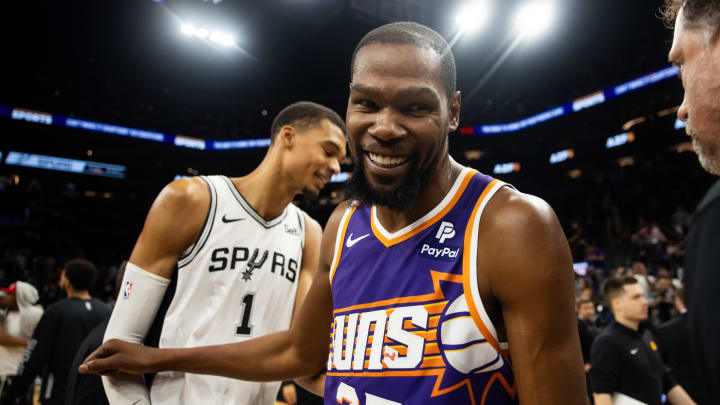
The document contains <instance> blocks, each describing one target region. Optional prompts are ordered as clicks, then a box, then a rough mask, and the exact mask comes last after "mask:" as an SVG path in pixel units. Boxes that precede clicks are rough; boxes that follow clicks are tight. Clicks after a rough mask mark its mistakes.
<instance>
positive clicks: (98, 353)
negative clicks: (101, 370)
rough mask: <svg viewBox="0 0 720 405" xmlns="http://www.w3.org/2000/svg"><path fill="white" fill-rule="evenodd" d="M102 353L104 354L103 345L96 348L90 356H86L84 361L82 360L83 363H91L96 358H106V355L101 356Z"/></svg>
mask: <svg viewBox="0 0 720 405" xmlns="http://www.w3.org/2000/svg"><path fill="white" fill-rule="evenodd" d="M103 353H105V344H102V345H100V347H98V348H97V349H95V351H93V352H92V353H90V355H89V356H87V357H86V358H85V360H83V363H87V362H89V361H93V360H95V359H98V358H102V357H107V355H106V354H105V355H103Z"/></svg>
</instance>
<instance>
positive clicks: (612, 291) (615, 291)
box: [602, 276, 638, 304]
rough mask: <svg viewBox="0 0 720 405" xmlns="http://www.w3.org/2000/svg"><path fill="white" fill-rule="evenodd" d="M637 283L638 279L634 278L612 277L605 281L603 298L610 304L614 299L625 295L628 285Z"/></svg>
mask: <svg viewBox="0 0 720 405" xmlns="http://www.w3.org/2000/svg"><path fill="white" fill-rule="evenodd" d="M637 283H638V281H637V279H636V278H635V277H632V276H623V277H611V278H609V279H607V280H606V281H605V284H603V288H602V291H603V297H605V300H606V301H607V303H608V304H610V303H611V301H612V300H613V299H615V298H617V297H619V296H621V295H623V294H624V293H625V286H626V285H632V284H637Z"/></svg>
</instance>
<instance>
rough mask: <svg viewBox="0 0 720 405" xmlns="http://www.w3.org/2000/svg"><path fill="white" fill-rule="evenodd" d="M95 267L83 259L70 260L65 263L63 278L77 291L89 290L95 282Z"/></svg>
mask: <svg viewBox="0 0 720 405" xmlns="http://www.w3.org/2000/svg"><path fill="white" fill-rule="evenodd" d="M96 277H97V268H95V265H94V264H92V263H91V262H89V261H87V260H85V259H75V260H70V261H69V262H67V263H66V264H65V278H67V279H68V281H69V282H70V284H71V285H72V287H73V289H75V290H77V291H85V290H89V289H90V288H91V287H92V286H93V285H94V284H95V278H96Z"/></svg>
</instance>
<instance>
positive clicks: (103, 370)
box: [78, 339, 158, 375]
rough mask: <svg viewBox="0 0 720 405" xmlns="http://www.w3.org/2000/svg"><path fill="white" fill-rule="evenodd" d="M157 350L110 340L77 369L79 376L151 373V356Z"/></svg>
mask: <svg viewBox="0 0 720 405" xmlns="http://www.w3.org/2000/svg"><path fill="white" fill-rule="evenodd" d="M157 351H158V349H155V348H153V347H147V346H143V345H141V344H137V343H130V342H125V341H122V340H117V339H111V340H108V341H107V342H105V343H103V344H102V346H100V347H98V348H97V349H96V350H95V351H94V352H92V353H91V354H90V356H88V357H87V358H86V359H85V360H84V361H83V363H82V364H81V365H80V367H78V372H79V373H80V374H102V375H109V374H112V373H115V372H123V373H127V374H145V373H149V372H152V371H154V370H152V369H151V368H150V365H151V364H152V359H153V354H154V353H156V352H157Z"/></svg>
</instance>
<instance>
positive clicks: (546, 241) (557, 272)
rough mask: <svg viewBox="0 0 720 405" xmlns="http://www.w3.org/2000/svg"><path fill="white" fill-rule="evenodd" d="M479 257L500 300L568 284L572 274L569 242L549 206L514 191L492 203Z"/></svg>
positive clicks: (502, 192) (499, 194) (499, 195)
mask: <svg viewBox="0 0 720 405" xmlns="http://www.w3.org/2000/svg"><path fill="white" fill-rule="evenodd" d="M478 238H479V241H478V246H479V249H482V250H483V252H480V251H479V254H478V259H479V260H480V257H482V260H483V261H484V263H485V266H483V267H484V268H485V269H487V271H488V277H489V281H490V285H491V286H492V290H493V294H494V295H496V297H497V298H498V299H500V300H501V301H504V299H514V298H519V297H517V296H516V295H517V294H522V293H523V292H524V291H527V289H533V288H536V287H538V286H539V285H545V284H546V283H548V284H552V283H555V282H564V281H563V280H564V279H566V278H567V277H568V275H571V274H572V259H571V257H570V250H569V247H568V243H567V239H566V238H565V234H564V232H563V230H562V227H561V226H560V223H559V221H558V219H557V217H556V216H555V212H554V211H553V209H552V208H551V207H550V205H549V204H548V203H547V202H545V201H543V200H542V199H540V198H538V197H535V196H532V195H529V194H524V193H521V192H519V191H517V190H514V189H512V188H509V187H504V188H502V189H501V190H499V191H498V192H497V193H496V195H495V196H494V197H493V198H492V199H491V200H490V201H489V202H488V205H487V207H486V210H485V212H484V213H483V216H482V218H481V220H480V229H479V235H478Z"/></svg>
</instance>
